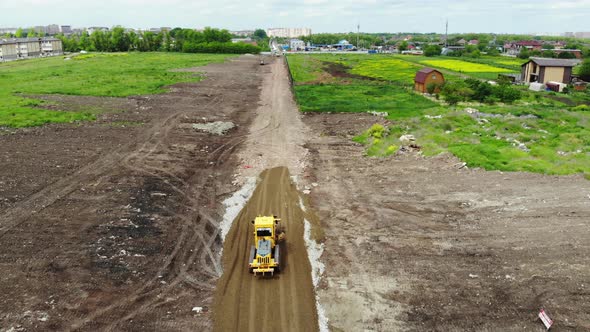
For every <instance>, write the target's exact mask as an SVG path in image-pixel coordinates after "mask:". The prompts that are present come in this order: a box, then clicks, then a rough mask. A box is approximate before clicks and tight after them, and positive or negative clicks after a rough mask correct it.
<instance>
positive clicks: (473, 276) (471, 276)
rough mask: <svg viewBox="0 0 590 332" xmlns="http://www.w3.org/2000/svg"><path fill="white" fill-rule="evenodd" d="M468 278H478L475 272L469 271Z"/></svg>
mask: <svg viewBox="0 0 590 332" xmlns="http://www.w3.org/2000/svg"><path fill="white" fill-rule="evenodd" d="M469 278H471V279H475V278H479V276H478V275H477V274H471V273H469Z"/></svg>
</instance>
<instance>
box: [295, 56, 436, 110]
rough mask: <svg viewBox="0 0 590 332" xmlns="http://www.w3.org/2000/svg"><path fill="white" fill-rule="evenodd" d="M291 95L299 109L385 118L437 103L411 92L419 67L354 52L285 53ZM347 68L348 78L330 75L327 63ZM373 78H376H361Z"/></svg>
mask: <svg viewBox="0 0 590 332" xmlns="http://www.w3.org/2000/svg"><path fill="white" fill-rule="evenodd" d="M288 61H289V65H290V69H291V75H292V76H293V81H294V82H295V86H294V90H295V96H296V98H297V101H298V102H299V105H300V107H301V110H302V111H306V112H307V111H309V112H371V111H373V112H386V113H388V114H389V116H388V118H390V119H396V118H405V117H412V116H417V115H419V114H422V113H423V112H424V111H425V110H427V109H430V108H433V107H438V104H437V103H435V102H432V101H430V100H429V99H426V98H424V97H423V96H422V95H420V94H417V93H413V92H412V89H411V86H412V85H413V79H414V78H413V77H414V75H415V72H416V70H419V69H420V68H421V66H419V65H415V64H412V63H409V62H406V61H402V60H399V59H395V58H393V57H391V56H379V57H375V58H373V57H367V56H366V55H358V54H352V55H347V54H344V55H343V54H319V55H289V57H288ZM329 63H338V64H341V65H344V66H346V67H347V68H349V70H348V72H349V73H350V74H351V75H360V76H361V77H359V76H351V77H349V78H346V77H345V78H341V77H333V76H331V74H330V71H329V69H328V68H327V65H328V64H329ZM363 76H364V77H366V78H377V79H379V80H369V79H362V77H363Z"/></svg>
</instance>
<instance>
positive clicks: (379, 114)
mask: <svg viewBox="0 0 590 332" xmlns="http://www.w3.org/2000/svg"><path fill="white" fill-rule="evenodd" d="M367 113H369V114H372V115H375V116H380V117H382V118H384V117H386V116H388V115H389V114H388V113H387V112H377V111H368V112H367Z"/></svg>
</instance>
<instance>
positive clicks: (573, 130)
mask: <svg viewBox="0 0 590 332" xmlns="http://www.w3.org/2000/svg"><path fill="white" fill-rule="evenodd" d="M296 57H301V58H300V59H298V60H302V59H304V57H308V59H307V60H305V61H307V63H312V62H313V61H316V62H315V63H316V64H315V65H313V66H309V67H305V66H298V67H295V68H294V69H293V68H292V71H293V70H294V73H293V75H294V76H295V75H298V77H305V75H306V73H305V72H300V71H305V70H307V69H306V68H313V70H314V74H313V75H315V76H314V77H316V79H317V78H318V77H321V76H322V75H324V76H325V75H327V74H326V73H322V66H321V65H318V63H319V64H321V63H322V62H325V61H328V62H332V61H334V62H336V61H338V62H339V63H342V64H344V65H346V66H348V67H349V69H348V71H349V72H350V73H351V74H356V75H362V76H365V77H373V78H379V79H384V80H386V81H368V80H361V79H354V80H352V81H350V80H348V81H344V82H338V81H333V82H331V83H329V84H327V83H326V84H324V83H322V82H314V83H313V84H304V85H298V84H296V85H295V87H294V89H295V93H296V97H297V101H298V103H299V105H300V108H301V110H302V111H330V112H367V111H379V112H387V113H388V114H389V117H388V118H389V119H391V120H393V121H394V123H395V124H394V125H392V126H390V127H389V128H382V129H380V128H378V126H373V127H372V128H370V129H368V130H367V131H366V132H364V133H362V134H361V135H359V136H357V137H356V138H355V140H356V141H358V142H361V143H363V144H365V145H366V147H367V154H368V155H370V156H387V155H391V154H393V153H395V152H396V151H397V149H398V147H399V146H400V144H401V142H400V141H399V137H400V136H401V135H404V134H412V135H414V136H415V137H416V139H417V144H418V145H420V146H421V147H422V151H423V153H424V154H425V155H427V156H432V155H436V154H439V153H443V152H450V153H452V154H454V155H455V156H457V157H458V158H460V159H462V160H463V161H465V162H466V163H467V164H468V165H469V166H470V167H481V168H484V169H487V170H503V171H528V172H537V173H546V174H575V173H583V174H585V175H586V177H587V178H590V111H589V110H588V108H587V107H572V106H567V105H566V104H564V103H562V102H560V101H556V100H552V99H549V98H546V97H547V95H548V94H547V93H545V92H540V93H534V92H528V91H523V92H524V98H523V100H521V101H518V102H515V103H514V104H513V105H503V104H498V105H477V104H475V105H469V107H473V108H476V109H477V110H478V111H479V112H481V114H480V115H479V116H476V115H474V114H470V113H468V112H466V111H465V109H466V108H467V107H468V106H467V105H463V106H461V105H459V106H456V107H452V108H451V107H448V106H443V105H441V104H438V103H435V102H432V101H430V100H428V99H426V98H424V97H422V96H421V95H418V94H416V93H414V92H412V91H411V88H410V89H408V88H407V87H404V86H403V85H402V86H400V85H399V84H388V82H387V81H398V82H407V80H408V79H410V78H411V79H412V81H413V73H415V71H417V70H418V69H419V68H420V65H425V64H428V65H432V66H433V67H435V68H436V67H437V66H439V67H443V66H444V67H446V68H447V69H446V70H449V71H451V72H456V73H460V72H461V73H464V74H466V75H467V76H471V77H478V76H479V77H480V78H482V77H483V78H485V76H492V75H494V76H497V74H498V73H503V72H511V71H512V70H513V69H511V68H519V67H520V63H522V61H521V60H520V59H510V58H501V57H496V58H493V57H482V58H480V59H476V60H481V61H482V62H476V61H461V60H457V59H451V58H448V57H444V58H435V59H432V58H426V57H412V56H395V57H392V56H371V55H351V56H348V55H338V56H337V57H336V56H333V55H328V56H326V55H322V56H320V57H318V58H317V59H314V55H305V56H300V55H299V56H290V57H289V61H290V63H291V60H292V59H293V58H296ZM326 58H328V60H326ZM406 58H407V59H411V61H406ZM330 59H332V61H329V60H330ZM296 61H297V60H296ZM408 63H409V64H410V66H408ZM298 71H299V72H298ZM451 76H452V75H451ZM452 79H457V77H455V76H452ZM296 81H297V80H296ZM577 94H583V95H584V96H587V95H588V94H587V93H577ZM577 94H572V95H567V98H573V97H576V98H578V99H580V98H582V97H584V96H582V97H580V96H577ZM558 96H565V95H558ZM572 96H573V97H572ZM584 98H585V97H584Z"/></svg>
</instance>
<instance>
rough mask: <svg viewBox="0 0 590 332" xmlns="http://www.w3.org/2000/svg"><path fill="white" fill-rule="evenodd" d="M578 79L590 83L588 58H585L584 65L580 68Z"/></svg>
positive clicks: (589, 62)
mask: <svg viewBox="0 0 590 332" xmlns="http://www.w3.org/2000/svg"><path fill="white" fill-rule="evenodd" d="M578 75H580V78H581V79H583V80H584V81H586V82H589V81H590V58H586V60H584V63H582V65H581V66H580V71H579V72H578Z"/></svg>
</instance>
